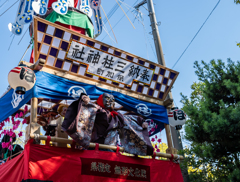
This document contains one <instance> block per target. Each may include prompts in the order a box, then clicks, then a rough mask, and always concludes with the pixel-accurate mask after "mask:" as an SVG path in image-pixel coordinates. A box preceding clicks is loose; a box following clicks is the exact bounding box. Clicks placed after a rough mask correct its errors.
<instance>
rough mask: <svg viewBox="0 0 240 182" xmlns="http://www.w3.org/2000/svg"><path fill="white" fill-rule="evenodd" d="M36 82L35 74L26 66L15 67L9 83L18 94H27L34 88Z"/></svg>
mask: <svg viewBox="0 0 240 182" xmlns="http://www.w3.org/2000/svg"><path fill="white" fill-rule="evenodd" d="M35 82H36V76H35V73H34V72H33V70H31V69H30V68H28V67H26V66H18V67H15V68H13V69H12V70H11V71H10V72H9V74H8V83H9V85H10V86H11V87H12V88H13V89H14V90H15V92H16V93H17V94H25V92H26V91H28V90H30V89H31V88H33V86H34V84H35Z"/></svg>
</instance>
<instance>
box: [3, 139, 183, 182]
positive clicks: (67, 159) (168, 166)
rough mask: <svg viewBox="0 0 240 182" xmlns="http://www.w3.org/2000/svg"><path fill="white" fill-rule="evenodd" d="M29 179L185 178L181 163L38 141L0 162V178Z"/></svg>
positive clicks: (163, 181)
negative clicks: (38, 142)
mask: <svg viewBox="0 0 240 182" xmlns="http://www.w3.org/2000/svg"><path fill="white" fill-rule="evenodd" d="M22 179H24V180H28V179H35V180H40V181H53V182H70V181H71V182H81V181H84V182H93V181H98V182H123V181H125V182H143V181H150V182H183V178H182V174H181V170H180V166H179V164H175V163H173V162H171V161H160V160H156V159H142V158H136V157H127V156H122V155H121V154H119V153H116V152H105V151H99V150H84V151H80V150H77V149H71V148H59V147H51V146H43V145H36V144H33V143H32V140H31V141H30V142H28V143H27V144H26V145H25V149H24V153H23V154H20V155H19V156H17V157H16V158H14V159H12V160H10V161H8V162H7V163H5V164H3V165H1V166H0V181H7V182H20V181H22Z"/></svg>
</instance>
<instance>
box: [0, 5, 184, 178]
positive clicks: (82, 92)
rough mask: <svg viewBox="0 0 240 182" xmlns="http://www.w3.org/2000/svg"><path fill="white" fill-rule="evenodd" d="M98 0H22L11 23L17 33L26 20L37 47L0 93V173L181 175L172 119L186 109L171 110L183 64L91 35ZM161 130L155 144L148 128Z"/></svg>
mask: <svg viewBox="0 0 240 182" xmlns="http://www.w3.org/2000/svg"><path fill="white" fill-rule="evenodd" d="M100 7H101V0H82V1H80V2H78V1H73V0H66V1H65V0H58V1H52V0H49V1H48V0H43V1H40V0H38V1H33V0H20V2H19V6H18V12H17V16H16V19H15V22H14V23H10V24H9V25H8V27H9V30H10V31H11V32H12V33H13V34H15V35H20V34H21V33H22V29H23V26H29V32H30V35H31V37H32V42H31V43H32V45H33V49H32V54H31V58H30V61H29V62H26V61H21V62H20V63H19V64H18V65H16V67H15V68H13V69H12V70H10V72H9V75H8V81H9V85H10V87H9V88H8V90H7V92H5V93H4V94H3V96H2V97H1V98H0V106H1V114H0V121H1V123H0V130H1V135H2V136H3V138H2V151H4V152H3V155H4V156H3V158H4V161H6V162H5V163H3V164H2V165H0V181H9V182H11V181H14V182H17V181H19V182H20V181H22V182H25V181H28V182H30V181H53V182H57V181H61V182H69V181H74V182H77V181H129V182H130V181H164V182H167V181H172V182H173V181H174V182H176V181H183V178H182V174H181V170H180V166H179V161H180V160H182V159H183V156H179V155H177V151H176V149H174V148H173V146H172V141H171V135H170V130H169V124H170V123H169V121H171V123H172V124H171V125H172V126H176V125H177V126H178V125H179V123H180V124H181V125H182V124H184V122H183V121H185V114H184V113H183V112H182V111H180V110H178V109H173V110H171V111H170V112H169V114H168V110H169V109H170V108H171V106H172V99H171V98H169V97H168V94H169V92H170V90H171V88H172V86H173V84H174V82H175V80H176V79H177V76H178V74H179V73H178V72H176V71H174V70H172V69H169V68H167V67H165V66H162V65H160V64H156V63H153V62H151V61H149V60H146V59H144V58H141V57H138V56H136V55H134V54H131V53H128V52H126V51H124V50H120V49H118V48H115V47H113V46H110V45H107V44H105V43H103V42H100V41H98V40H96V39H94V38H95V37H97V35H99V34H101V32H102V18H101V11H100ZM92 15H93V17H94V22H95V26H96V27H97V33H95V34H94V25H93V22H92V20H91V16H92ZM115 103H116V105H115ZM168 118H170V119H168ZM179 120H180V121H179ZM174 122H176V124H174ZM146 123H147V124H146ZM23 124H25V125H26V124H27V127H26V129H25V140H24V142H23V143H24V144H23V145H24V149H23V148H22V147H21V146H20V148H19V149H18V152H17V149H16V148H17V147H18V145H16V144H14V142H15V141H16V139H18V138H19V137H21V136H22V135H23V131H22V130H21V129H19V127H20V126H22V125H23ZM10 126H11V127H10ZM149 127H150V130H148V128H149ZM151 127H153V128H154V130H151V129H152V128H151ZM163 129H165V130H166V137H167V141H168V149H167V151H166V153H162V152H153V147H152V146H151V142H150V140H149V134H150V135H152V134H153V133H156V132H158V131H160V130H163ZM43 130H44V131H45V135H42V133H41V131H43ZM141 156H142V157H141Z"/></svg>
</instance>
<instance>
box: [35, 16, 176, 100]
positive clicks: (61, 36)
mask: <svg viewBox="0 0 240 182" xmlns="http://www.w3.org/2000/svg"><path fill="white" fill-rule="evenodd" d="M71 40H76V41H78V42H81V43H82V44H84V45H86V46H89V47H92V48H95V49H98V50H100V51H103V52H106V53H109V54H112V55H114V56H117V57H121V58H123V59H125V60H127V61H130V62H134V63H136V64H138V65H141V66H144V67H146V68H149V69H152V70H153V71H154V74H153V77H152V80H151V83H150V85H147V84H143V83H141V82H138V81H133V83H132V85H131V86H128V85H124V84H122V83H118V82H115V81H111V80H108V79H106V78H102V77H99V76H96V75H91V74H88V73H87V72H86V70H87V65H85V64H83V63H80V62H77V61H73V60H68V59H65V56H66V54H67V50H68V47H69V44H70V43H71ZM37 44H38V45H37V47H38V51H39V55H38V58H43V59H45V60H46V61H47V62H46V64H47V65H49V66H53V67H56V68H60V69H62V70H66V71H69V72H72V73H75V74H79V75H82V76H85V77H86V79H87V78H92V79H95V80H98V81H101V82H102V83H108V84H110V85H112V86H114V87H119V88H120V89H123V88H124V89H127V90H131V91H133V92H135V93H137V94H142V95H145V96H149V97H153V98H155V99H158V100H161V101H162V100H164V99H165V97H166V96H167V94H168V92H169V91H170V89H171V87H172V85H173V82H174V81H175V80H176V78H177V76H178V72H176V71H174V70H171V69H168V68H166V67H163V66H161V65H158V64H156V63H152V62H150V61H147V60H145V59H139V58H138V57H133V56H132V54H129V55H128V54H126V52H124V53H123V52H120V51H119V50H115V49H113V48H112V47H111V48H109V47H110V46H109V47H108V46H106V44H104V45H101V44H99V43H97V42H94V40H93V39H91V38H89V40H88V39H85V38H83V37H81V34H78V33H69V32H67V31H64V28H63V29H59V28H56V27H54V26H52V25H48V24H46V23H44V22H41V20H39V21H38V22H37Z"/></svg>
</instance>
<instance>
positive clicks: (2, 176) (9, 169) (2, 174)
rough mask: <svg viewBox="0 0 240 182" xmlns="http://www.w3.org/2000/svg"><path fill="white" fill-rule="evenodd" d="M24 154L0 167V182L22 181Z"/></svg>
mask: <svg viewBox="0 0 240 182" xmlns="http://www.w3.org/2000/svg"><path fill="white" fill-rule="evenodd" d="M23 171H24V154H23V153H22V154H20V155H18V156H17V157H15V158H14V159H12V160H9V161H7V162H6V163H4V164H2V165H0V181H2V182H4V181H6V182H20V181H22V179H23Z"/></svg>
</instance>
